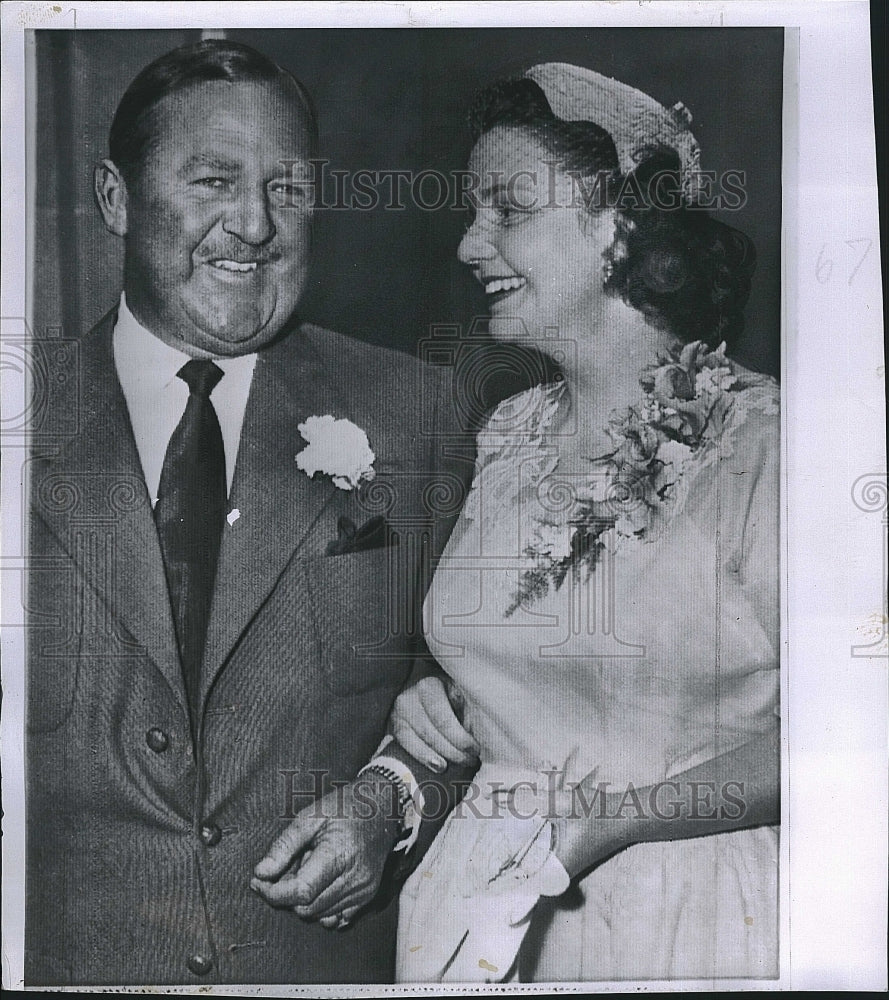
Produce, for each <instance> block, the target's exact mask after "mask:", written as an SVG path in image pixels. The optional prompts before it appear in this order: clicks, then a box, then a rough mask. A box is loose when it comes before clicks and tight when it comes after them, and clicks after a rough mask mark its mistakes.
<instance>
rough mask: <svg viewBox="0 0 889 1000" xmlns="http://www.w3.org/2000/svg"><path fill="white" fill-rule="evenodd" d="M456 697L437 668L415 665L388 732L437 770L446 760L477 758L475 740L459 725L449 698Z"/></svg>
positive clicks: (473, 760)
mask: <svg viewBox="0 0 889 1000" xmlns="http://www.w3.org/2000/svg"><path fill="white" fill-rule="evenodd" d="M452 697H453V698H454V699H455V700H456V699H458V698H459V694H458V693H457V691H456V689H455V688H451V692H450V697H449V692H448V682H447V680H446V678H445V676H444V674H442V673H441V672H440V671H438V670H435V669H434V668H429V667H425V666H422V665H418V667H416V668H415V669H414V673H413V674H412V675H411V678H410V680H409V681H408V683H407V686H406V687H405V688H404V690H403V691H402V692H401V694H400V695H399V696H398V699H397V700H396V702H395V705H394V706H393V708H392V714H391V716H390V728H391V731H392V735H393V736H394V737H395V739H396V740H398V742H399V743H400V744H401V746H402V747H404V749H405V750H406V751H407V752H408V753H409V754H411V756H413V757H416V759H417V760H418V761H420V762H421V763H423V764H425V765H426V766H427V767H428V768H429V769H430V770H432V771H436V772H438V773H439V774H440V773H441V772H442V771H444V770H445V769H446V768H447V766H448V764H449V763H450V764H458V765H461V766H464V767H465V766H468V765H472V764H475V763H476V762H477V760H478V744H477V743H476V742H475V740H474V739H473V738H472V736H471V735H470V734H469V733H468V732H467V731H466V729H464V728H463V724H462V722H461V721H460V719H459V717H458V715H457V712H456V711H455V707H454V705H453V704H452V702H451V698H452Z"/></svg>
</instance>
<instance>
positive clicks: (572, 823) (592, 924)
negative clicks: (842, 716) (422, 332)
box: [393, 63, 779, 983]
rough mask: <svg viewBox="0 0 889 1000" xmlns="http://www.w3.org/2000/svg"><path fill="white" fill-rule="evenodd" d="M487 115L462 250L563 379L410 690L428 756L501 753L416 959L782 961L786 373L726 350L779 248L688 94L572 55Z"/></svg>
mask: <svg viewBox="0 0 889 1000" xmlns="http://www.w3.org/2000/svg"><path fill="white" fill-rule="evenodd" d="M477 106H478V107H480V108H481V109H482V110H481V113H480V114H476V115H475V116H474V118H475V120H476V130H477V139H476V143H475V147H474V149H473V152H472V156H471V159H470V171H471V172H472V173H474V174H475V176H477V177H479V178H480V179H481V183H480V186H479V190H480V204H479V205H478V207H477V211H476V216H475V219H474V221H473V223H472V225H471V227H470V228H469V230H468V231H467V233H466V234H465V236H464V237H463V240H462V242H461V244H460V248H459V256H460V260H461V261H462V262H463V263H464V264H467V265H469V267H470V268H471V269H472V272H473V274H474V275H475V277H476V278H477V279H478V281H479V282H480V283H481V284H482V286H483V287H484V290H485V294H486V296H487V300H488V304H489V311H490V316H491V320H490V331H491V334H492V336H494V337H495V338H497V339H499V340H514V339H519V338H520V337H525V338H527V337H528V336H529V335H530V336H531V337H532V338H534V340H535V342H536V343H538V344H540V345H541V348H542V350H544V351H546V352H548V353H550V354H551V355H552V356H553V357H554V358H556V357H558V359H559V361H560V369H561V372H560V378H559V379H557V380H555V381H554V382H552V383H551V384H548V385H538V386H535V387H534V388H532V389H530V390H527V391H525V392H522V393H519V394H517V395H515V396H513V397H512V398H509V399H507V400H505V401H504V402H502V403H501V404H500V405H499V406H497V407H496V408H495V410H494V412H493V414H492V415H491V417H490V418H489V420H488V422H487V423H486V425H485V426H483V427H482V430H481V432H480V434H479V437H478V446H479V458H478V462H477V466H476V476H475V481H474V483H473V487H472V492H471V493H470V496H469V498H468V500H467V503H466V505H465V507H464V509H463V512H462V514H461V518H460V522H459V523H458V526H457V528H456V529H455V531H454V534H453V535H452V536H451V538H450V541H449V543H448V546H447V548H446V550H445V552H444V555H443V557H442V559H441V560H440V562H439V564H438V567H437V570H436V575H435V578H434V580H433V584H432V587H431V589H430V592H429V595H428V597H427V599H426V603H425V608H424V613H425V617H424V621H425V635H426V640H427V643H428V645H429V648H430V650H431V651H432V653H433V655H434V656H436V658H437V659H438V660H439V662H440V664H441V667H442V669H443V670H444V672H445V673H446V674H447V675H448V680H447V683H446V682H445V679H444V678H442V677H439V676H437V675H436V674H435V673H434V672H432V673H428V672H424V674H423V675H421V676H418V677H417V678H416V682H415V685H414V686H413V687H411V688H408V689H407V690H406V691H405V692H403V693H402V694H401V695H400V696H399V699H398V701H397V703H396V709H395V714H394V726H393V728H394V732H395V734H396V736H397V738H398V739H399V740H400V741H401V742H402V744H403V745H404V746H405V748H406V749H408V750H409V751H410V752H411V753H413V754H414V755H415V756H417V757H419V758H420V759H427V760H428V759H429V756H428V755H429V754H430V752H431V753H434V754H439V755H441V756H442V757H445V758H447V759H449V760H451V761H452V762H453V763H456V762H457V757H456V755H455V754H454V745H455V744H454V739H453V736H450V737H449V738H445V734H444V731H445V729H446V728H447V729H449V731H450V732H451V733H453V731H454V730H455V729H456V730H457V732H459V733H461V734H462V736H463V737H465V738H466V739H467V740H471V741H474V743H475V744H476V745H477V746H478V747H479V749H480V759H481V767H480V769H479V771H478V773H477V774H476V776H475V778H474V780H473V783H472V785H471V786H470V790H469V791H468V792H467V797H466V800H465V801H467V802H472V803H473V808H472V810H471V811H465V812H464V811H462V810H459V809H458V810H457V811H455V812H454V813H452V815H451V816H450V817H449V819H448V821H447V823H446V825H445V827H444V828H443V829H442V831H441V833H440V834H439V836H438V838H437V839H436V842H435V844H434V845H433V847H432V848H431V850H430V852H429V854H428V855H427V856H426V857H425V858H424V860H423V864H422V866H421V868H420V869H418V870H417V871H416V872H415V873H414V875H413V876H412V877H411V879H410V881H409V882H408V883H407V885H406V887H405V889H404V891H403V893H402V896H401V913H400V922H399V979H400V980H401V981H402V982H428V981H443V982H452V983H458V982H466V981H479V980H481V981H489V982H490V981H500V980H510V981H537V982H551V981H571V982H586V981H591V980H625V979H646V980H651V979H677V978H682V979H686V978H687V979H694V978H716V977H745V978H752V977H767V976H774V975H776V973H777V930H778V928H777V883H776V867H775V866H776V860H777V836H778V833H777V827H776V825H775V824H776V823H777V821H778V817H779V809H778V791H779V784H778V764H777V761H778V724H777V719H776V715H777V710H778V679H779V674H778V666H779V656H778V590H777V584H778V574H777V548H778V531H777V526H778V503H777V501H778V478H777V475H778V462H777V459H778V414H779V408H778V400H779V393H778V387H777V385H776V384H775V383H774V381H773V380H771V379H769V378H768V377H766V376H763V375H758V374H756V373H754V372H752V371H749V370H748V369H746V368H745V367H743V366H742V365H740V364H738V363H737V362H736V361H735V360H733V359H732V358H730V357H729V356H727V354H726V350H727V344H726V343H725V341H726V339H727V338H730V337H731V336H732V335H734V334H736V333H737V332H738V331H739V329H740V327H741V318H742V310H743V307H744V304H745V301H746V297H747V292H748V290H749V287H750V275H751V272H752V266H753V255H752V248H751V247H750V244H749V241H747V240H746V238H745V237H744V236H743V235H742V234H740V233H738V232H736V231H735V230H731V229H729V227H727V226H725V225H723V224H721V223H718V222H716V221H715V220H714V219H712V218H711V217H710V216H709V214H708V213H707V211H706V209H705V207H704V205H703V199H702V198H701V197H700V196H699V193H698V192H699V189H698V186H697V183H696V182H697V176H698V174H697V170H698V159H699V150H698V145H697V141H696V139H695V137H694V135H693V134H692V133H691V130H690V122H689V120H688V116H687V115H680V114H678V113H673V112H671V111H668V109H666V108H663V107H661V106H660V105H659V104H657V103H656V102H655V101H653V99H652V98H650V97H648V95H646V94H643V93H641V92H639V91H637V90H633V89H632V88H630V87H627V86H625V85H624V84H621V83H619V82H618V81H615V80H611V79H609V78H607V77H604V76H602V75H601V74H599V73H597V72H595V71H593V70H591V69H588V68H586V67H579V66H573V65H565V64H557V63H554V64H543V65H537V66H534V67H533V68H531V69H530V70H528V71H527V72H526V73H525V75H524V77H523V78H521V79H519V80H514V81H506V82H504V83H501V84H497V85H495V86H494V88H493V89H492V90H491V91H489V92H487V93H485V94H483V95H482V97H481V99H480V101H479V104H478V105H477ZM556 109H558V110H556ZM674 112H675V109H674ZM606 126H607V128H606ZM658 175H659V177H660V180H659V182H658V183H654V182H653V181H652V178H654V177H655V176H658ZM664 181H668V182H669V183H668V184H664V183H661V182H664ZM591 192H598V194H597V197H596V198H593V197H591ZM627 192H631V193H632V197H630V198H627V197H625V196H626V194H627ZM640 192H641V193H642V198H641V200H640V197H639V194H640ZM645 192H655V193H656V194H657V197H646V196H645ZM665 195H669V197H665ZM421 686H422V687H421ZM421 690H422V692H423V694H420V693H419V692H420V691H421ZM455 690H456V691H458V692H459V697H456V698H455V697H454V691H455ZM449 699H453V707H450V706H449ZM458 714H459V716H460V718H459V719H458V717H457V715H458ZM442 720H445V721H444V722H443V721H442ZM421 734H423V735H421ZM701 787H706V788H707V789H708V790H709V791H711V792H713V793H718V795H719V799H718V800H717V802H716V804H715V805H716V808H713V806H714V803H713V802H712V801H709V800H708V803H707V805H706V806H705V807H704V806H703V804H702V803H701V802H700V801H699V798H698V790H699V789H700V788H701ZM738 789H740V790H741V796H742V799H741V800H738V799H733V798H732V794H733V792H737V790H738ZM665 790H669V791H670V792H671V793H672V795H671V801H670V803H669V806H665V807H664V808H662V807H661V805H662V800H661V799H660V798H659V796H660V794H661V793H662V792H664V791H665ZM640 795H641V798H640ZM646 803H647V804H646Z"/></svg>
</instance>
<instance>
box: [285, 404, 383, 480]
mask: <svg viewBox="0 0 889 1000" xmlns="http://www.w3.org/2000/svg"><path fill="white" fill-rule="evenodd" d="M297 430H298V431H299V432H300V434H302V436H303V438H305V440H306V441H307V442H308V445H307V447H305V448H303V450H302V451H301V452H300V453H299V454H298V455H297V456H296V464H297V466H298V467H299V468H300V469H302V471H303V472H305V474H306V475H307V476H309V477H310V478H312V477H314V475H315V473H316V472H322V473H324V474H325V475H328V476H330V477H331V478H332V479H333V482H334V485H335V486H337V487H339V489H341V490H351V489H354V488H355V487H356V486H357V485H358V484H359V483H360V482H361V481H362V480H370V479H373V477H374V470H373V461H374V458H375V457H376V456H375V455H374V453H373V452H372V451H371V449H370V442H369V441H368V440H367V434H365V432H364V431H363V430H362V429H361V428H360V427H357V426H356V425H355V424H353V423H352V421H351V420H337V419H335V418H334V417H332V416H330V415H329V414H328V415H327V416H324V417H309V418H308V419H307V420H306V422H305V423H302V424H298V425H297Z"/></svg>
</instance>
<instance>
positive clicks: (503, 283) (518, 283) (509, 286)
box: [485, 275, 525, 295]
mask: <svg viewBox="0 0 889 1000" xmlns="http://www.w3.org/2000/svg"><path fill="white" fill-rule="evenodd" d="M524 284H525V279H524V278H520V277H519V276H518V275H516V276H515V277H514V278H494V279H493V281H486V282H485V295H493V294H494V293H495V292H506V291H513V290H514V289H516V288H521V287H522V285H524Z"/></svg>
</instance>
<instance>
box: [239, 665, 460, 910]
mask: <svg viewBox="0 0 889 1000" xmlns="http://www.w3.org/2000/svg"><path fill="white" fill-rule="evenodd" d="M392 725H393V733H394V735H395V737H396V739H397V740H398V742H399V743H400V744H401V745H402V747H403V748H404V749H405V750H407V751H408V753H410V754H412V755H413V756H414V757H415V758H416V759H417V760H419V761H422V762H423V763H425V764H426V765H427V766H428V767H429V768H430V769H431V770H433V771H436V772H441V771H443V770H444V769H445V768H446V767H447V763H448V762H452V763H458V764H464V765H465V764H468V763H472V762H475V761H476V760H477V757H476V752H477V747H476V744H475V741H474V740H473V738H472V736H470V734H469V733H468V732H467V731H466V730H465V729H464V728H463V726H462V724H461V723H460V721H459V719H458V718H457V716H456V714H455V712H454V709H453V707H452V705H451V702H450V700H449V697H448V691H447V689H446V687H445V683H444V681H443V679H442V678H441V677H440V676H439V675H436V674H432V673H431V672H429V671H425V672H421V673H420V674H418V675H415V677H414V678H413V680H412V682H411V683H410V684H409V685H408V687H407V688H405V690H404V692H402V695H401V696H400V697H399V699H398V702H397V703H396V707H395V709H394V710H393V716H392ZM397 800H398V797H397V790H396V787H395V785H394V784H393V783H391V782H389V781H387V780H386V779H385V778H383V777H381V776H379V775H377V774H372V773H371V774H365V775H362V776H360V777H358V778H356V779H355V781H353V782H352V783H351V784H349V785H346V786H344V787H342V788H339V789H337V790H336V791H333V792H331V793H330V794H328V795H326V796H324V797H323V798H321V799H319V800H318V801H317V802H315V803H313V804H311V805H309V806H306V808H304V809H303V810H302V811H301V812H299V813H298V814H297V816H296V817H295V818H294V819H293V820H292V821H291V822H290V824H289V825H288V826H287V827H286V828H285V829H284V830H283V831H282V832H281V833H280V834H279V835H278V836H277V837H276V838H275V840H274V841H273V842H272V844H271V846H270V847H269V849H268V851H267V852H266V854H265V856H264V857H263V858H262V860H261V861H260V862H259V863H258V864H257V865H256V867H255V869H254V877H253V878H252V879H251V881H250V887H251V889H252V890H253V891H254V892H256V893H257V894H258V895H259V896H261V897H262V898H263V899H264V900H265V901H266V902H267V903H269V904H270V905H271V906H275V907H281V908H291V909H293V911H294V912H295V913H296V914H297V915H298V916H300V917H303V918H304V919H308V920H318V921H319V923H321V925H322V926H324V927H327V928H342V927H345V926H347V924H348V923H349V922H350V921H351V920H352V919H353V918H354V916H355V915H356V914H357V913H358V912H359V911H360V910H362V909H363V908H364V907H365V906H367V904H368V903H370V902H371V900H372V899H373V898H374V896H375V895H376V893H377V891H378V889H379V886H380V881H381V878H382V874H383V869H384V867H385V864H386V860H387V858H388V856H389V854H390V852H391V851H392V848H393V847H394V846H395V843H396V841H397V840H398V837H399V835H400V832H401V821H400V817H399V812H398V808H397Z"/></svg>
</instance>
